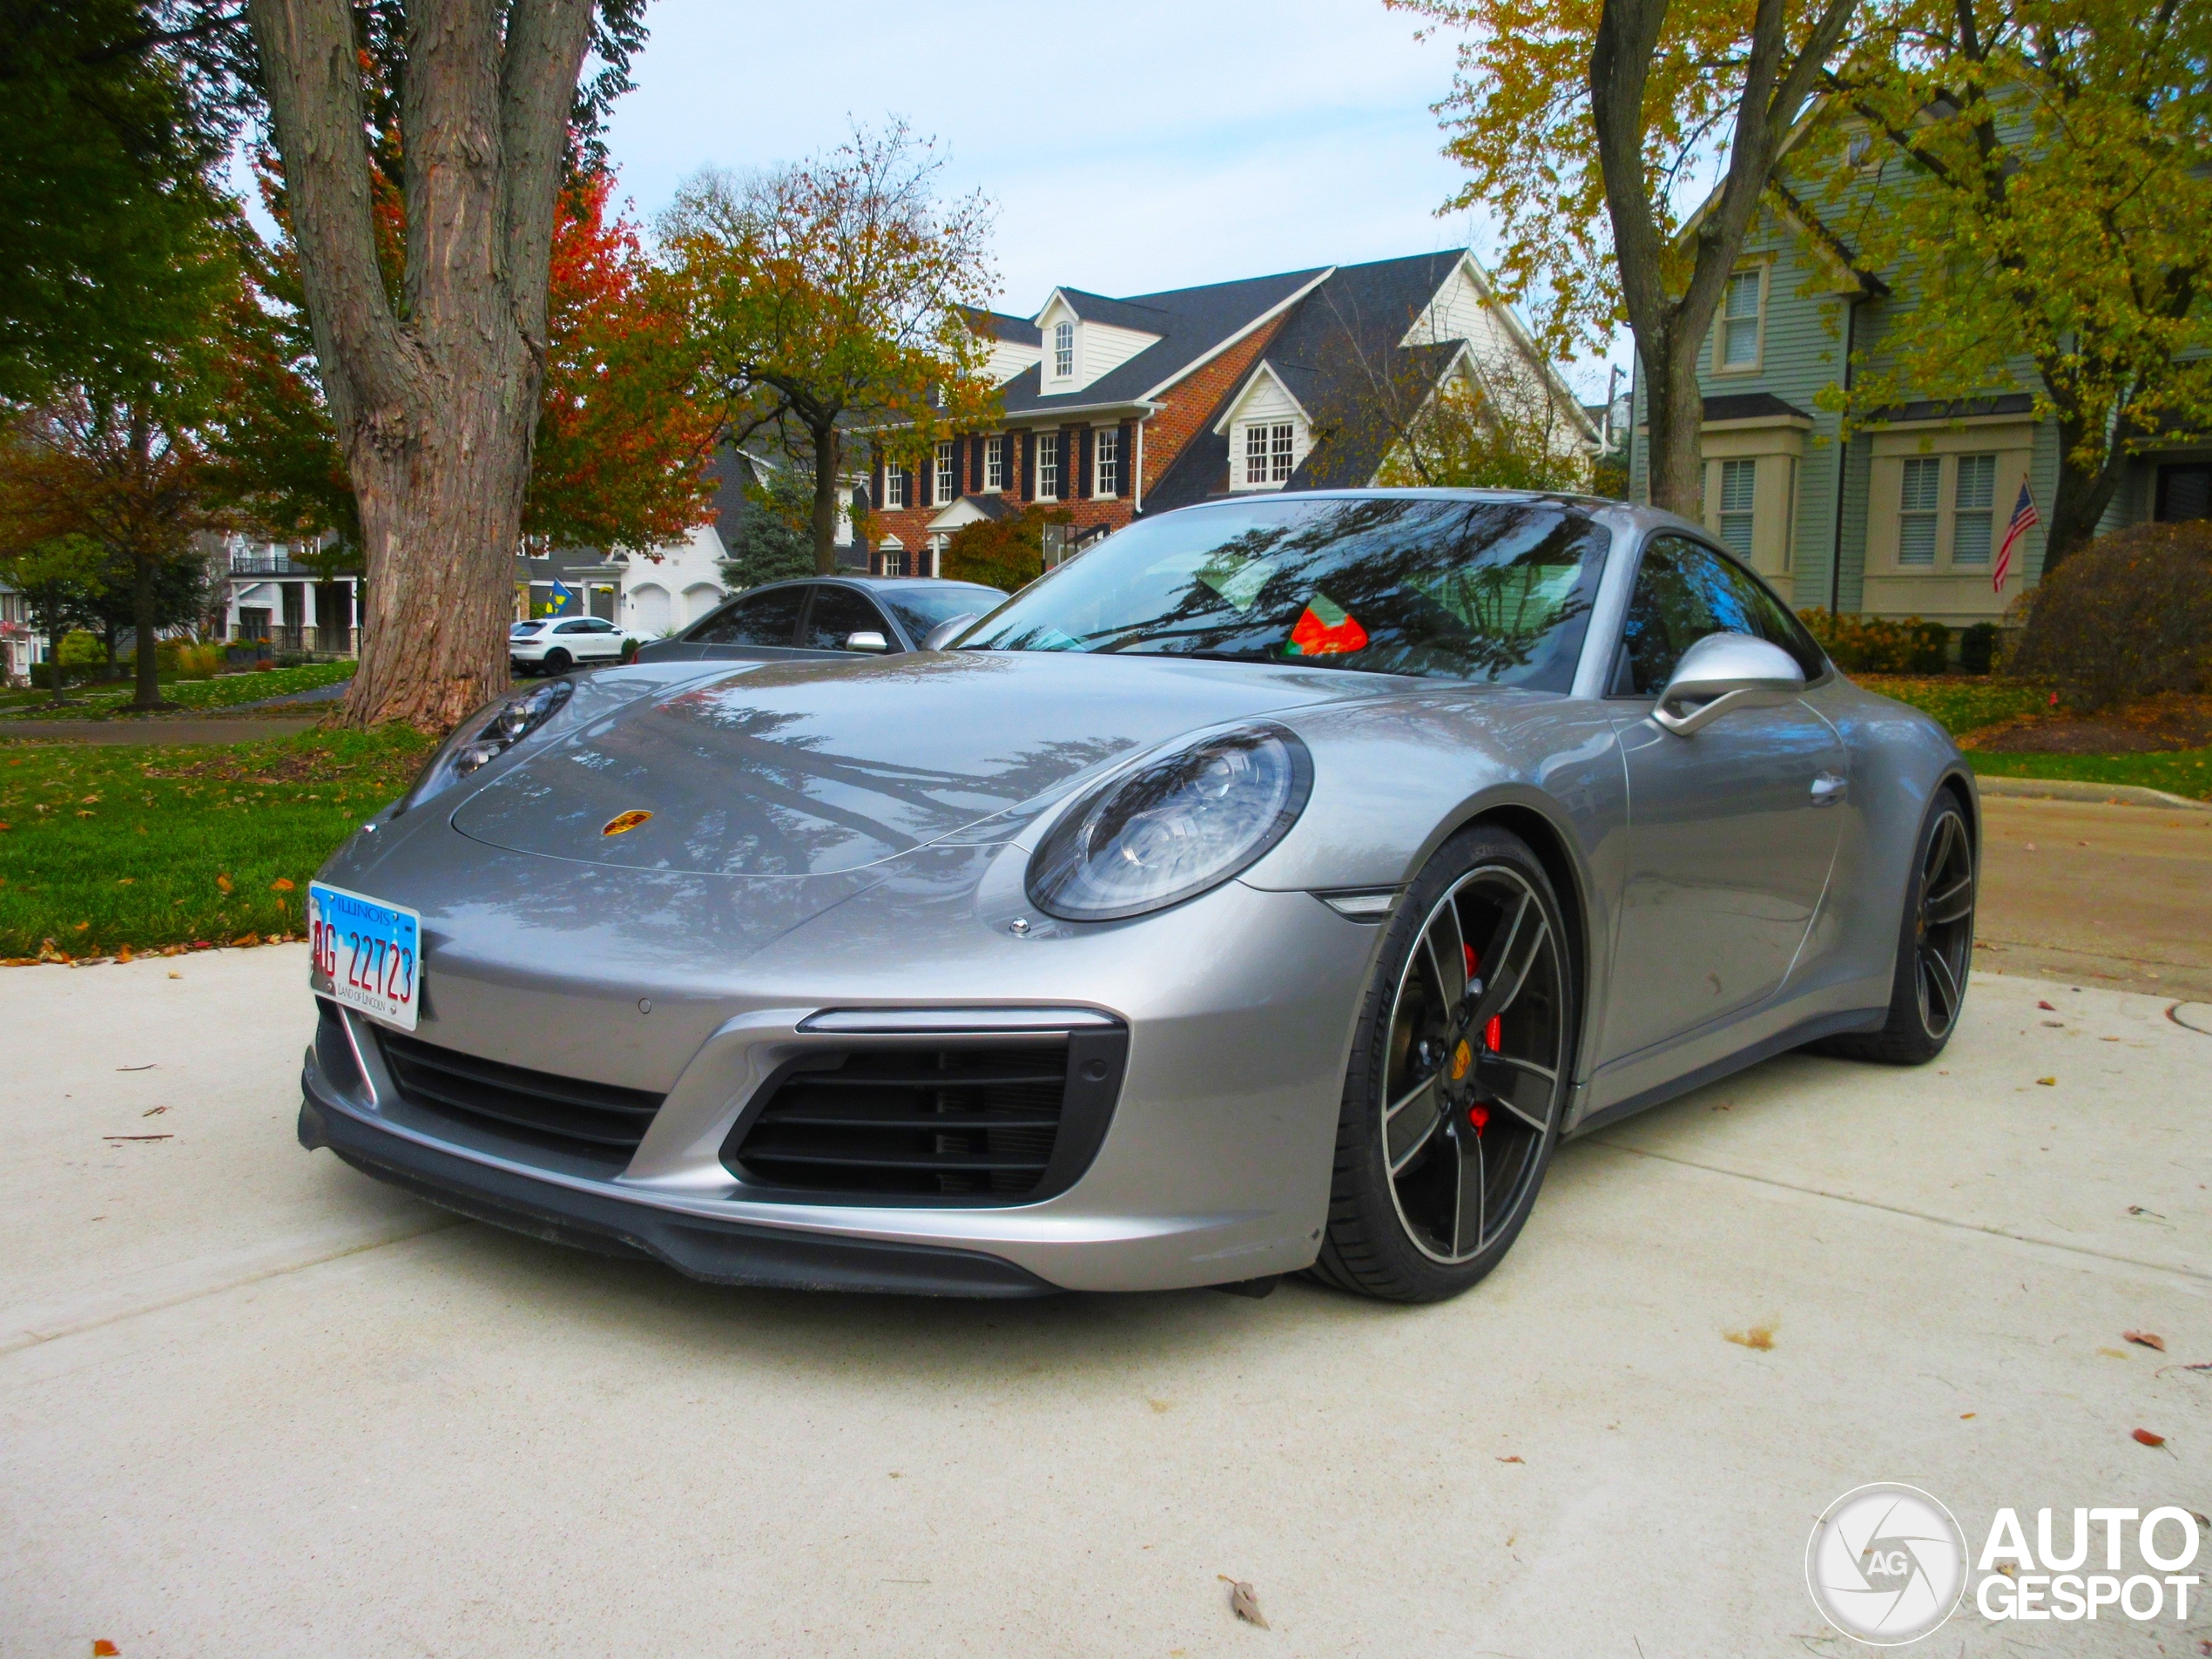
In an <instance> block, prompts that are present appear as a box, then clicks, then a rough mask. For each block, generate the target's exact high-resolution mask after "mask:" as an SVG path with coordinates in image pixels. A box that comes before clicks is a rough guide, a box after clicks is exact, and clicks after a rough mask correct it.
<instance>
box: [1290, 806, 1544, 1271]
mask: <svg viewBox="0 0 2212 1659" xmlns="http://www.w3.org/2000/svg"><path fill="white" fill-rule="evenodd" d="M1389 927H1390V933H1389V936H1388V937H1387V939H1386V941H1385V943H1384V948H1383V952H1382V957H1381V960H1380V961H1379V963H1378V964H1377V966H1376V970H1375V978H1374V981H1373V982H1372V984H1371V985H1370V987H1369V988H1368V993H1367V997H1366V1003H1365V1005H1364V1006H1363V1007H1362V1008H1361V1011H1360V1025H1359V1035H1358V1038H1357V1040H1356V1042H1355V1043H1354V1045H1353V1049H1352V1064H1351V1068H1350V1070H1349V1072H1348V1073H1347V1075H1346V1077H1345V1093H1344V1106H1343V1111H1342V1116H1340V1118H1339V1123H1338V1130H1337V1156H1336V1168H1335V1174H1334V1181H1333V1185H1332V1191H1331V1195H1330V1204H1329V1224H1328V1228H1327V1231H1326V1232H1325V1235H1324V1238H1323V1241H1322V1245H1321V1255H1320V1258H1319V1260H1318V1261H1317V1262H1316V1263H1315V1264H1314V1268H1313V1271H1314V1273H1315V1276H1316V1277H1318V1278H1321V1279H1322V1280H1324V1281H1325V1282H1326V1283H1328V1284H1332V1285H1337V1286H1339V1287H1340V1288H1342V1289H1345V1290H1349V1291H1360V1292H1362V1293H1363V1294H1366V1295H1368V1296H1374V1297H1379V1298H1384V1299H1386V1300H1389V1301H1396V1302H1434V1301H1440V1300H1442V1299H1443V1298H1446V1297H1449V1296H1456V1295H1457V1294H1459V1292H1460V1291H1464V1290H1466V1289H1467V1287H1468V1286H1469V1285H1473V1284H1474V1283H1475V1281H1476V1280H1478V1279H1480V1278H1482V1276H1483V1275H1484V1274H1486V1273H1487V1272H1488V1271H1490V1270H1491V1269H1492V1268H1493V1267H1494V1266H1496V1265H1497V1264H1498V1263H1499V1262H1500V1261H1501V1259H1503V1258H1504V1256H1505V1253H1506V1251H1508V1250H1510V1249H1511V1248H1512V1247H1513V1241H1514V1238H1516V1237H1517V1236H1518V1235H1519V1233H1520V1231H1521V1224H1522V1223H1523V1222H1525V1221H1526V1220H1527V1217H1528V1211H1529V1208H1530V1206H1531V1205H1533V1204H1534V1202H1535V1198H1536V1191H1537V1189H1538V1188H1539V1187H1540V1186H1541V1185H1542V1184H1543V1177H1544V1170H1545V1169H1546V1167H1547V1166H1548V1164H1549V1163H1550V1161H1551V1154H1552V1149H1553V1148H1554V1146H1555V1145H1556V1144H1557V1143H1558V1139H1559V1128H1560V1122H1561V1116H1562V1115H1563V1113H1564V1111H1565V1109H1566V1104H1567V1091H1568V1083H1569V1063H1570V1060H1571V1055H1572V1050H1573V1033H1574V1030H1575V1008H1576V997H1575V986H1574V984H1573V981H1572V975H1571V973H1570V969H1569V954H1568V948H1567V937H1566V930H1565V924H1564V922H1563V921H1562V919H1561V913H1560V907H1559V901H1558V899H1557V897H1556V896H1555V895H1554V893H1553V891H1552V886H1551V881H1550V880H1549V878H1548V876H1547V875H1546V874H1545V873H1544V867H1543V866H1542V865H1541V863H1539V862H1538V861H1537V859H1536V856H1535V854H1534V853H1532V852H1531V851H1530V850H1529V848H1528V845H1527V842H1525V841H1523V840H1521V838H1520V837H1518V836H1516V835H1513V834H1510V833H1507V832H1505V831H1502V830H1497V829H1487V828H1485V829H1477V830H1474V831H1470V832H1468V833H1464V834H1462V835H1460V836H1456V837H1454V838H1453V840H1451V841H1449V842H1447V843H1446V845H1445V846H1444V847H1443V849H1442V850H1441V851H1440V852H1439V853H1437V855H1436V857H1435V858H1433V860H1430V862H1429V865H1428V867H1427V868H1426V869H1425V870H1423V871H1422V872H1421V873H1420V876H1419V877H1418V878H1416V879H1415V880H1414V882H1413V886H1412V887H1409V888H1408V889H1407V890H1406V895H1405V897H1404V898H1403V899H1402V900H1400V902H1399V907H1398V912H1397V914H1396V916H1395V917H1394V919H1393V921H1392V922H1391V923H1390V924H1389Z"/></svg>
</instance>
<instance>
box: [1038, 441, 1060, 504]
mask: <svg viewBox="0 0 2212 1659" xmlns="http://www.w3.org/2000/svg"><path fill="white" fill-rule="evenodd" d="M1037 499H1038V500H1039V501H1058V500H1059V499H1060V435H1059V434H1058V433H1057V432H1040V433H1038V434H1037Z"/></svg>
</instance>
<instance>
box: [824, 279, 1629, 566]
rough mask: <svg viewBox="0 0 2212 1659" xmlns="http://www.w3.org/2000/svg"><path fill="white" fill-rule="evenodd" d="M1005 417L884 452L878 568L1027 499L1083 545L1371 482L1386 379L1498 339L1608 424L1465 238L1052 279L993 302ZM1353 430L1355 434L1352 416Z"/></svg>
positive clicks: (1584, 436) (1463, 367)
mask: <svg viewBox="0 0 2212 1659" xmlns="http://www.w3.org/2000/svg"><path fill="white" fill-rule="evenodd" d="M975 326H976V327H977V328H978V330H979V331H980V332H983V333H985V334H988V337H989V338H990V340H991V341H992V350H991V357H990V372H991V374H992V375H993V376H994V378H995V380H996V381H998V383H999V385H1000V388H1001V396H1002V399H1003V406H1004V413H1003V417H1002V423H1001V426H1000V428H999V429H997V430H995V431H990V432H974V433H962V434H961V435H958V436H956V437H954V438H951V439H948V440H947V441H945V442H941V443H939V444H938V445H937V446H936V450H935V454H934V455H933V456H931V457H930V458H928V459H927V461H925V462H924V463H923V464H921V466H919V467H914V466H887V464H886V463H885V462H884V461H883V460H882V459H881V458H879V459H878V460H877V461H876V462H875V464H874V467H873V471H872V472H871V473H870V475H869V476H868V480H867V494H868V500H869V502H871V503H872V504H873V509H874V531H875V542H874V545H873V549H872V550H871V553H870V557H869V564H870V568H871V569H872V570H874V571H875V572H877V573H879V574H888V575H909V576H929V575H935V574H936V573H937V568H938V567H937V561H938V558H939V556H941V553H942V551H943V549H944V546H945V544H946V543H947V541H948V539H949V538H950V536H951V535H952V533H953V532H954V531H955V530H957V529H960V528H961V526H962V525H965V524H970V523H975V522H976V521H977V520H979V519H982V518H1002V517H1006V516H1010V515H1012V514H1014V513H1015V512H1018V511H1019V510H1021V509H1022V507H1024V506H1026V505H1028V504H1029V503H1031V502H1035V503H1038V504H1041V505H1043V506H1047V507H1051V508H1055V509H1063V510H1064V511H1065V512H1066V513H1067V514H1068V515H1069V520H1070V522H1069V525H1068V526H1067V528H1066V530H1065V531H1064V532H1063V536H1064V540H1062V541H1061V542H1060V543H1059V544H1058V545H1057V546H1055V544H1054V543H1052V542H1050V541H1049V542H1048V546H1047V556H1048V559H1049V560H1052V559H1054V558H1055V555H1058V554H1061V553H1063V552H1072V551H1076V550H1080V548H1082V546H1083V545H1085V544H1087V543H1089V541H1091V540H1092V539H1094V538H1096V537H1097V536H1103V535H1105V534H1108V533H1109V532H1111V531H1113V530H1116V529H1121V528H1122V527H1123V526H1124V525H1126V524H1128V523H1130V521H1131V520H1133V519H1135V518H1136V517H1138V516H1142V515H1143V514H1145V513H1148V512H1162V511H1165V510H1167V509H1170V508H1175V507H1184V506H1188V505H1190V503H1192V502H1198V501H1204V500H1206V499H1208V498H1209V497H1211V496H1220V495H1227V494H1232V493H1240V492H1243V491H1246V490H1254V489H1299V488H1305V487H1312V486H1320V485H1345V484H1352V485H1357V484H1365V483H1367V482H1371V481H1372V478H1373V476H1374V474H1375V472H1376V469H1378V468H1379V466H1380V465H1381V464H1382V462H1383V459H1384V455H1385V452H1386V448H1387V444H1386V442H1378V441H1377V439H1376V438H1375V436H1374V435H1373V428H1372V423H1363V422H1359V421H1345V420H1344V419H1342V418H1341V413H1340V412H1341V411H1342V410H1343V409H1345V408H1347V407H1349V406H1350V405H1352V404H1353V403H1356V402H1357V401H1358V397H1359V388H1360V387H1361V386H1362V385H1364V384H1366V383H1368V382H1369V381H1371V380H1372V381H1388V382H1390V383H1391V384H1393V385H1395V386H1401V387H1402V386H1404V385H1406V384H1408V383H1410V384H1413V385H1415V386H1417V387H1420V388H1425V389H1426V390H1427V391H1433V389H1434V388H1440V387H1442V386H1443V385H1445V384H1446V383H1447V381H1448V380H1449V379H1450V378H1451V377H1452V376H1453V375H1455V374H1477V373H1478V372H1479V368H1480V363H1481V362H1482V361H1485V360H1486V359H1494V358H1495V357H1496V356H1497V355H1499V354H1504V355H1506V356H1508V357H1510V358H1511V359H1512V360H1513V361H1514V363H1515V364H1516V365H1518V366H1519V369H1520V372H1523V373H1525V374H1527V375H1528V376H1530V377H1531V378H1532V379H1534V381H1537V382H1539V383H1541V385H1542V386H1543V387H1544V388H1548V395H1551V396H1552V397H1553V398H1554V403H1555V407H1556V408H1557V409H1558V410H1559V412H1560V414H1559V418H1560V419H1561V421H1562V422H1565V423H1567V424H1568V426H1569V427H1571V428H1572V431H1573V435H1574V436H1575V440H1576V441H1577V442H1581V443H1584V444H1586V445H1587V446H1588V447H1589V448H1595V443H1596V433H1595V428H1591V427H1590V423H1589V421H1588V417H1587V416H1586V415H1584V414H1583V413H1582V410H1581V406H1580V404H1579V403H1577V402H1576V401H1575V398H1574V397H1573V395H1571V394H1570V393H1569V392H1568V390H1567V388H1565V386H1564V385H1562V384H1561V382H1560V381H1559V378H1558V376H1557V374H1555V373H1554V370H1553V369H1552V368H1551V366H1550V364H1549V363H1548V362H1547V361H1544V359H1543V357H1542V355H1541V353H1540V352H1539V351H1538V350H1537V348H1536V347H1535V345H1534V342H1533V341H1531V340H1530V339H1529V337H1528V334H1527V330H1526V329H1525V328H1524V327H1522V326H1521V322H1520V320H1519V319H1518V318H1516V317H1514V315H1513V314H1512V313H1511V311H1510V310H1508V309H1507V307H1505V306H1504V305H1502V304H1501V302H1500V301H1499V300H1497V298H1496V296H1495V294H1494V292H1493V290H1492V289H1491V287H1490V283H1489V280H1488V278H1487V276H1486V275H1485V274H1484V273H1483V272H1482V270H1481V268H1480V266H1478V265H1477V264H1476V263H1475V261H1474V259H1473V258H1472V257H1471V256H1469V255H1468V254H1467V253H1461V252H1448V253H1425V254H1416V255H1414V256H1413V257H1412V258H1409V259H1399V260H1379V261H1376V262H1374V263H1372V264H1367V265H1353V266H1324V267H1321V268H1319V269H1317V270H1308V271H1290V272H1285V273H1281V274H1279V275H1276V276H1265V277H1254V278H1249V279H1246V280H1242V281H1237V282H1219V283H1212V284H1210V285H1208V286H1206V287H1197V288H1177V289H1171V290H1169V291H1168V292H1165V293H1145V294H1137V295H1135V296H1133V297H1131V298H1129V299H1120V300H1116V299H1109V298H1108V297H1107V296H1106V295H1104V294H1096V293H1086V292H1084V291H1083V290H1082V289H1078V288H1055V290H1054V291H1053V292H1052V293H1051V295H1050V297H1049V298H1048V299H1047V300H1046V301H1045V303H1044V305H1043V307H1042V308H1041V309H1040V310H1038V312H1037V313H1036V314H1035V315H1034V316H1031V317H1014V316H1008V315H1005V314H1001V313H997V312H988V313H982V314H978V315H977V316H976V318H975ZM1353 428H1359V430H1357V431H1355V430H1354V429H1353Z"/></svg>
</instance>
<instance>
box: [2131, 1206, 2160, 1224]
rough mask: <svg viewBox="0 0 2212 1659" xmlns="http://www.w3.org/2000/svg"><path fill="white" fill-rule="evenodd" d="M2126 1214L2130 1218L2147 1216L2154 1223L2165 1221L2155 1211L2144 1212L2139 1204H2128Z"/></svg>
mask: <svg viewBox="0 0 2212 1659" xmlns="http://www.w3.org/2000/svg"><path fill="white" fill-rule="evenodd" d="M2128 1214H2129V1215H2131V1216H2148V1217H2150V1218H2151V1219H2152V1220H2154V1221H2163V1220H2165V1219H2166V1217H2163V1216H2161V1215H2160V1214H2159V1213H2158V1211H2155V1210H2146V1209H2144V1208H2143V1207H2142V1205H2141V1204H2129V1205H2128Z"/></svg>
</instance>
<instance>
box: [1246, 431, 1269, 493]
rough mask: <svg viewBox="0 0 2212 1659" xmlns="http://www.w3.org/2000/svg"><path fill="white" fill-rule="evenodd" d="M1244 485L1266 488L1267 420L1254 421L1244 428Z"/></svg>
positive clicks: (1251, 487)
mask: <svg viewBox="0 0 2212 1659" xmlns="http://www.w3.org/2000/svg"><path fill="white" fill-rule="evenodd" d="M1244 487H1245V488H1246V489H1266V488H1267V422H1265V421H1253V422H1252V423H1251V425H1250V426H1248V427H1246V428H1244Z"/></svg>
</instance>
